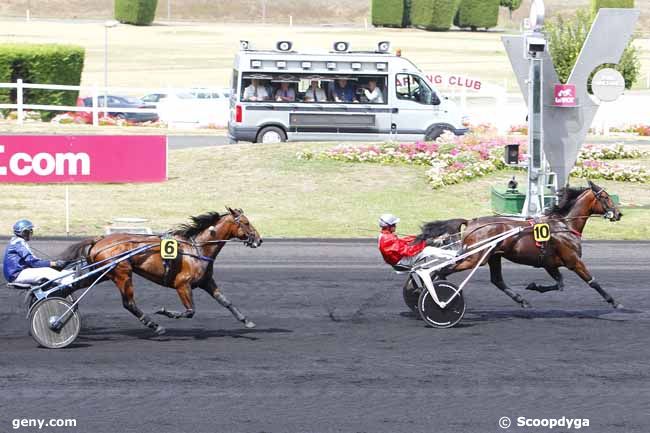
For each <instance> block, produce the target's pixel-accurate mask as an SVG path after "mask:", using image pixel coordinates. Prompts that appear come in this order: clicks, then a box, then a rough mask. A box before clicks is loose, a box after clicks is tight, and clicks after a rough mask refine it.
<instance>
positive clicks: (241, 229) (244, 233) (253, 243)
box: [226, 206, 264, 248]
mask: <svg viewBox="0 0 650 433" xmlns="http://www.w3.org/2000/svg"><path fill="white" fill-rule="evenodd" d="M226 209H228V212H229V214H230V215H228V216H227V221H228V222H229V223H230V224H231V228H230V237H231V238H237V239H241V240H243V241H244V242H245V244H246V246H248V247H251V248H257V247H259V246H260V245H262V242H264V241H263V240H262V237H261V236H260V234H259V233H258V232H257V230H256V229H255V227H253V224H251V222H250V220H249V219H248V217H246V215H244V211H243V210H242V209H232V208H230V207H228V206H226Z"/></svg>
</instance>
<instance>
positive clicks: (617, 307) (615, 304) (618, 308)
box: [612, 302, 623, 310]
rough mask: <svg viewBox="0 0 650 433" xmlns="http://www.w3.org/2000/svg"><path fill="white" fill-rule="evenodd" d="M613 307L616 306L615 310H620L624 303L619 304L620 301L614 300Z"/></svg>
mask: <svg viewBox="0 0 650 433" xmlns="http://www.w3.org/2000/svg"><path fill="white" fill-rule="evenodd" d="M612 308H614V309H615V310H620V309H621V308H623V304H619V303H618V302H613V303H612Z"/></svg>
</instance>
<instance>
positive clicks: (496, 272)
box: [488, 255, 531, 308]
mask: <svg viewBox="0 0 650 433" xmlns="http://www.w3.org/2000/svg"><path fill="white" fill-rule="evenodd" d="M488 264H489V265H490V281H492V284H494V285H495V286H497V287H498V288H499V289H500V290H501V291H503V293H505V294H506V295H508V296H510V298H512V300H513V301H515V302H517V303H518V304H519V305H521V307H522V308H530V307H531V305H530V302H528V301H527V300H525V299H524V298H523V297H522V296H521V295H520V294H519V293H515V292H513V291H512V289H511V288H510V287H508V286H507V285H506V283H505V281H503V272H502V271H501V256H500V255H493V256H491V257H490V258H489V260H488Z"/></svg>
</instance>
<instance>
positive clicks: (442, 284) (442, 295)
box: [418, 280, 465, 328]
mask: <svg viewBox="0 0 650 433" xmlns="http://www.w3.org/2000/svg"><path fill="white" fill-rule="evenodd" d="M433 288H434V289H435V291H436V295H437V296H438V300H439V301H441V302H445V301H448V300H449V299H451V297H452V296H453V295H454V293H455V292H456V291H457V290H458V287H456V286H455V285H454V284H453V283H450V282H449V281H444V280H436V281H434V282H433ZM418 310H419V312H420V317H421V318H422V320H424V321H425V322H426V323H427V324H428V325H431V326H433V327H434V328H451V327H452V326H454V325H456V324H457V323H458V322H460V321H461V319H462V318H463V315H465V299H463V293H462V292H460V293H459V294H458V295H456V297H455V298H454V299H453V300H452V301H451V302H450V303H449V304H448V305H446V306H445V308H441V307H440V306H439V305H438V304H437V303H436V302H435V301H434V300H433V298H432V297H431V294H430V293H429V291H428V290H426V289H423V290H422V293H421V294H420V299H419V300H418Z"/></svg>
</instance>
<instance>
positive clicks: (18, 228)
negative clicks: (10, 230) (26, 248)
mask: <svg viewBox="0 0 650 433" xmlns="http://www.w3.org/2000/svg"><path fill="white" fill-rule="evenodd" d="M26 230H34V224H32V222H31V221H30V220H18V221H16V224H14V234H15V235H16V236H22V234H23V232H25V231H26Z"/></svg>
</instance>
